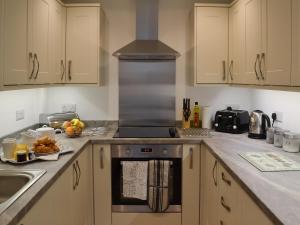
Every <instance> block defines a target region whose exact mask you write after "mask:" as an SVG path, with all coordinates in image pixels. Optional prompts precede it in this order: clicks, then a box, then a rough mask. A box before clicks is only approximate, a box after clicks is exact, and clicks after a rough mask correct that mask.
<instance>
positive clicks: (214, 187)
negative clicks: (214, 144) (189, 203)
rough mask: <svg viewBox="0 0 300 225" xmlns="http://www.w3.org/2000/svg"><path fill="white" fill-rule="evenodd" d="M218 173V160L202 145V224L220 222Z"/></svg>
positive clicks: (212, 224)
mask: <svg viewBox="0 0 300 225" xmlns="http://www.w3.org/2000/svg"><path fill="white" fill-rule="evenodd" d="M218 171H219V163H218V161H217V159H216V158H215V157H214V156H213V155H212V154H211V153H210V152H209V151H208V149H207V148H206V147H205V146H204V145H201V176H200V177H201V188H200V200H201V203H200V204H201V205H200V221H201V222H200V224H201V225H216V224H219V221H218V206H219V205H218V204H219V195H218V185H219V184H218V177H217V176H218Z"/></svg>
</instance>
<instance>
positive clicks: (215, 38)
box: [195, 7, 228, 84]
mask: <svg viewBox="0 0 300 225" xmlns="http://www.w3.org/2000/svg"><path fill="white" fill-rule="evenodd" d="M195 19H196V21H195V23H196V34H195V35H196V63H195V64H196V70H197V78H196V83H199V84H201V83H226V82H227V74H226V70H227V69H226V65H227V60H228V8H217V7H197V9H196V18H195Z"/></svg>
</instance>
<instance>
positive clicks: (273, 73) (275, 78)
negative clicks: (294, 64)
mask: <svg viewBox="0 0 300 225" xmlns="http://www.w3.org/2000/svg"><path fill="white" fill-rule="evenodd" d="M262 3H263V4H262V6H263V23H262V24H263V30H262V34H263V38H262V40H263V51H262V55H261V60H262V74H263V76H262V78H265V82H264V84H266V85H290V84H291V60H292V59H291V55H292V53H291V51H292V44H291V42H292V37H291V35H292V30H291V29H292V21H291V20H292V17H291V14H292V6H291V0H262ZM264 76H265V77H264Z"/></svg>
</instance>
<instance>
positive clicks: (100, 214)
mask: <svg viewBox="0 0 300 225" xmlns="http://www.w3.org/2000/svg"><path fill="white" fill-rule="evenodd" d="M93 160H94V164H93V166H94V207H95V208H94V212H95V225H111V224H112V220H111V218H112V213H111V155H110V145H94V146H93Z"/></svg>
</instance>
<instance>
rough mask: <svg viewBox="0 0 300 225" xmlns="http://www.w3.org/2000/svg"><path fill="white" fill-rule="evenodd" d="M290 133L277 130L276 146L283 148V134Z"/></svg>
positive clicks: (275, 136)
mask: <svg viewBox="0 0 300 225" xmlns="http://www.w3.org/2000/svg"><path fill="white" fill-rule="evenodd" d="M285 132H288V131H287V130H283V129H281V128H275V131H274V146H275V147H277V148H282V145H283V134H284V133H285Z"/></svg>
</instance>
